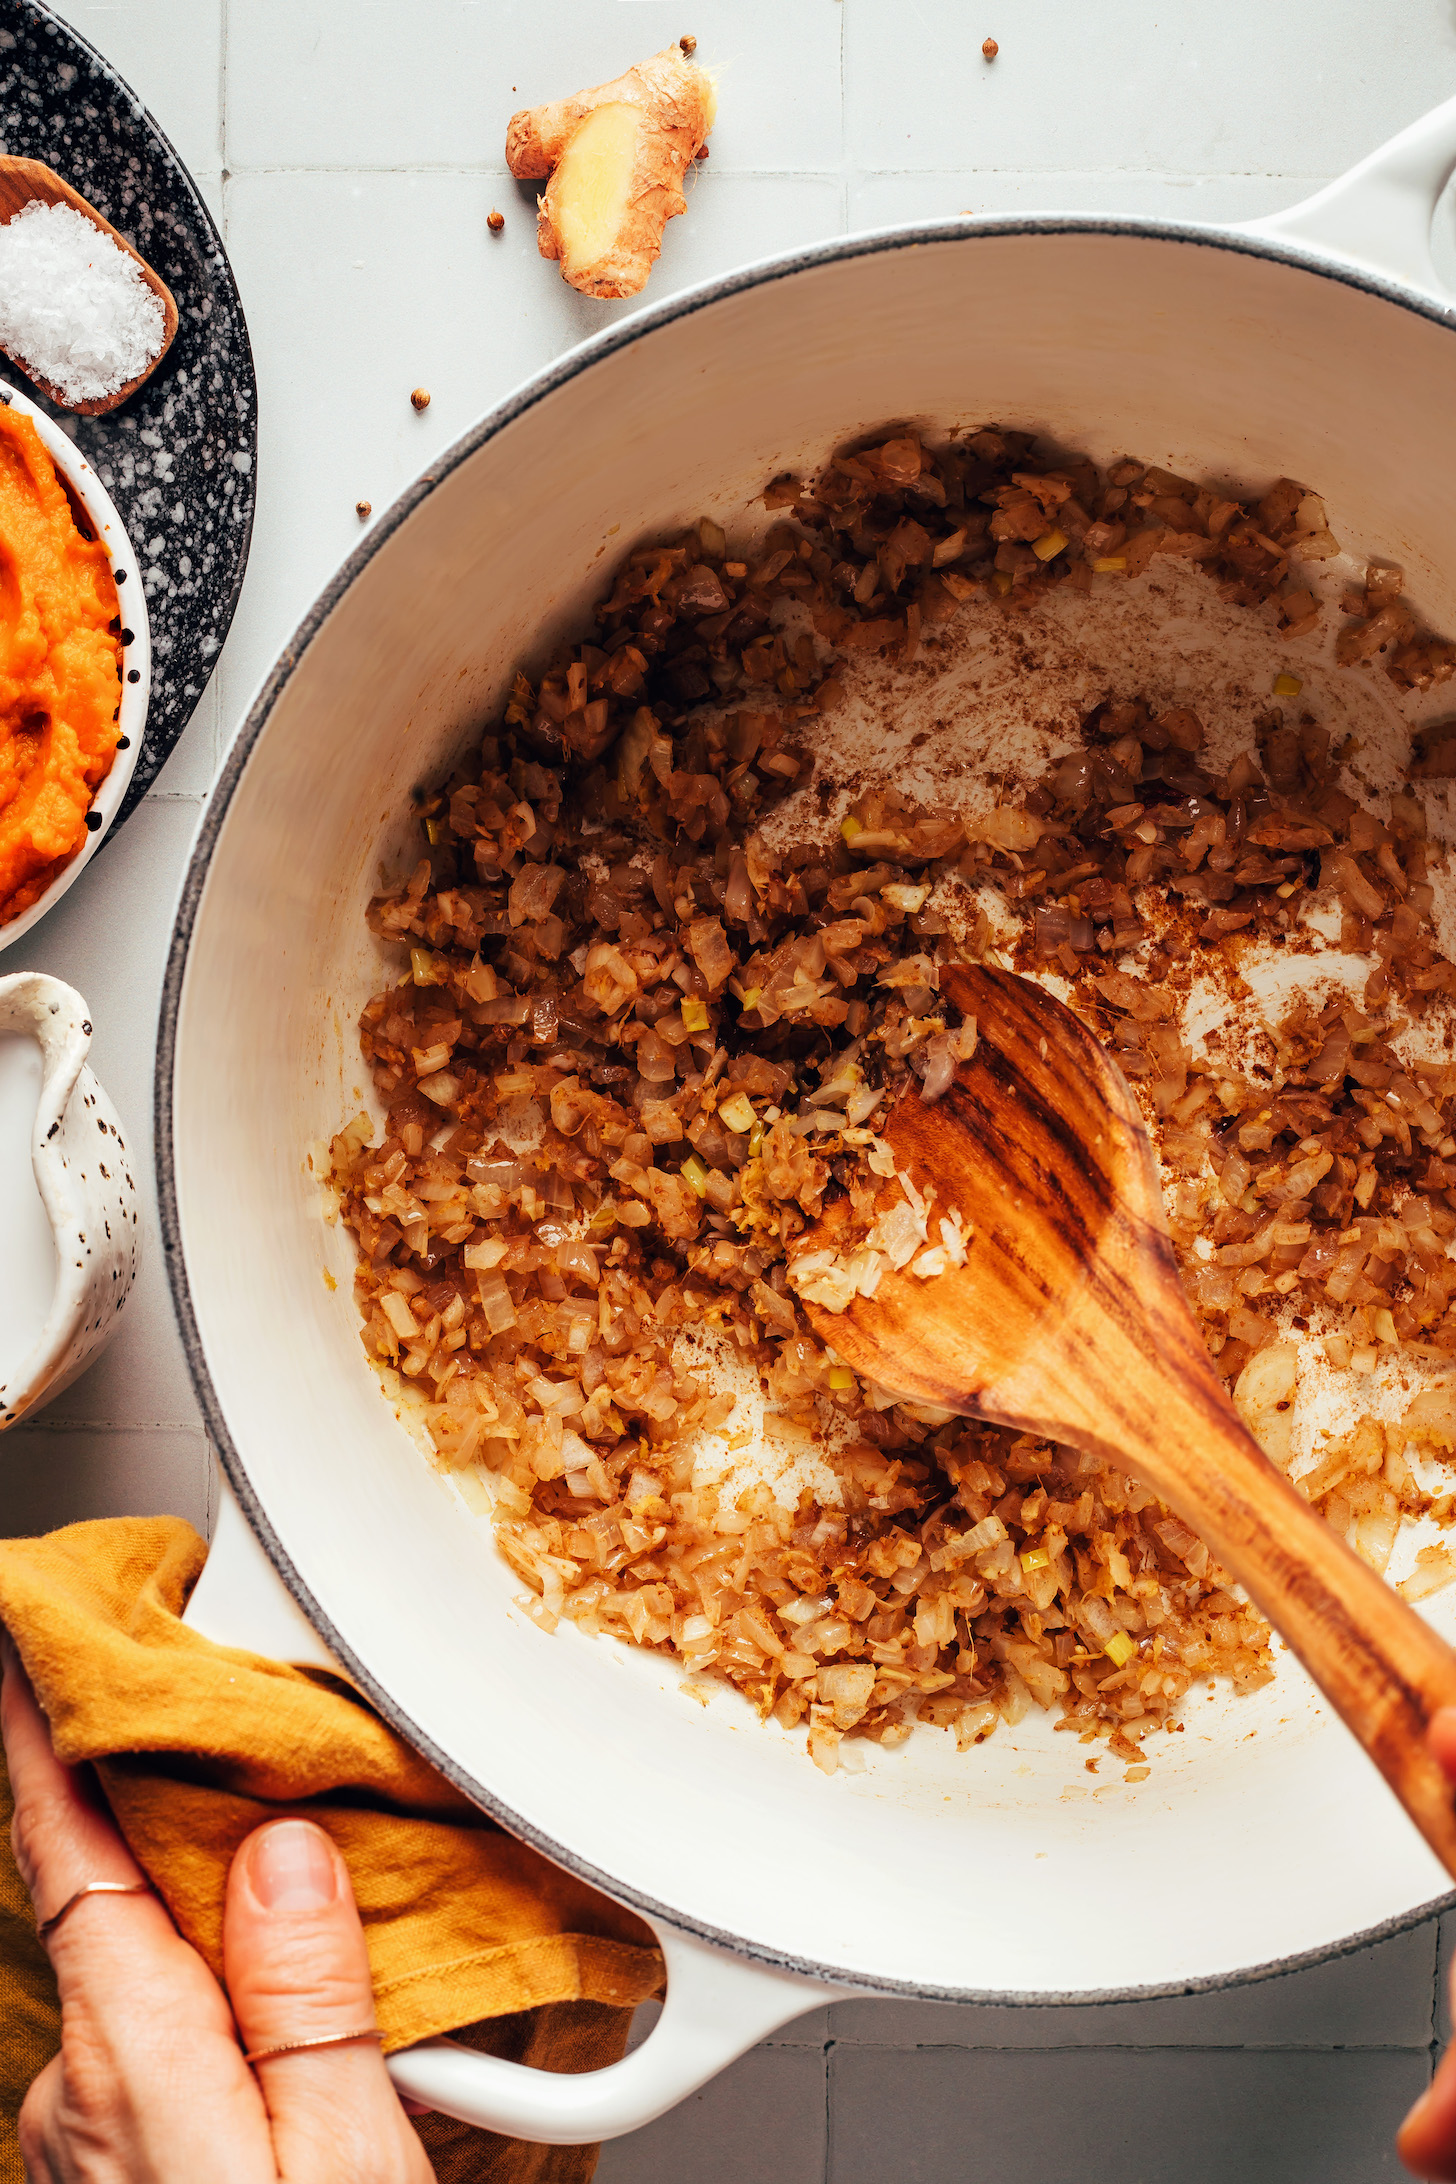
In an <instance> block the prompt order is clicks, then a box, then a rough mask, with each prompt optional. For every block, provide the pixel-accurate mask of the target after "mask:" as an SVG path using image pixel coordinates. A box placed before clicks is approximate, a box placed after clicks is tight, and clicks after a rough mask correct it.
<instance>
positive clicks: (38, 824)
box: [0, 406, 121, 925]
mask: <svg viewBox="0 0 1456 2184" xmlns="http://www.w3.org/2000/svg"><path fill="white" fill-rule="evenodd" d="M119 613H120V608H119V604H118V601H117V596H116V585H115V583H114V582H113V581H112V575H111V566H110V562H109V560H108V558H107V552H106V548H105V547H104V546H103V545H102V544H101V542H100V540H99V539H86V538H83V537H82V536H81V533H80V532H79V531H78V530H77V529H76V523H75V518H74V517H73V516H72V514H71V504H70V501H69V500H68V499H67V498H66V492H65V488H64V487H63V486H62V484H61V482H60V479H59V478H58V477H57V476H56V468H55V464H54V463H53V462H52V461H51V459H50V456H49V455H48V454H47V453H46V451H45V446H44V444H43V442H42V440H41V437H40V434H39V433H38V432H37V431H36V429H35V426H34V425H33V424H32V423H31V421H30V419H29V418H28V417H23V416H20V415H19V414H18V413H17V412H16V411H14V410H11V409H8V408H5V407H3V406H0V925H3V924H5V923H6V922H7V921H8V920H9V919H11V918H16V917H19V915H20V913H21V912H22V911H23V910H28V909H29V908H30V905H31V904H32V903H33V902H34V901H35V900H36V898H37V897H38V896H39V895H41V894H42V893H43V892H44V891H45V889H46V888H47V887H49V885H50V883H51V881H52V880H53V879H54V878H55V876H56V873H57V872H58V871H59V870H60V868H61V866H62V865H63V864H65V862H66V861H67V859H68V858H70V857H73V856H74V855H75V853H76V851H77V850H78V849H79V848H80V847H81V844H82V843H83V842H84V841H85V839H86V813H87V811H88V810H89V808H90V805H91V799H92V797H93V796H94V795H95V793H96V790H97V788H98V786H99V785H100V783H101V782H102V781H104V780H105V778H106V776H107V774H108V773H109V772H110V770H111V762H112V760H113V758H114V757H115V755H116V742H117V737H118V735H119V733H120V730H119V729H118V726H117V709H118V706H119V704H120V698H121V645H120V642H119V640H118V637H117V635H116V630H117V624H118V616H119Z"/></svg>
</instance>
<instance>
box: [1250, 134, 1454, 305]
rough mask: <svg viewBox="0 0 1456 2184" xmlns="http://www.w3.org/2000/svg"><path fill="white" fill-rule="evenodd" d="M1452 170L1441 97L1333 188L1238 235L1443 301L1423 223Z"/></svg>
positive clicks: (1451, 144) (1427, 227) (1431, 213)
mask: <svg viewBox="0 0 1456 2184" xmlns="http://www.w3.org/2000/svg"><path fill="white" fill-rule="evenodd" d="M1453 169H1456V99H1447V101H1446V103H1445V105H1444V106H1437V107H1435V108H1433V109H1432V111H1431V112H1430V113H1429V114H1425V115H1423V116H1422V118H1421V119H1420V120H1419V121H1413V122H1412V123H1411V125H1410V127H1409V128H1408V129H1402V130H1401V132H1400V134H1399V136H1393V137H1392V138H1391V139H1390V141H1389V143H1388V144H1382V145H1381V146H1380V148H1379V150H1378V151H1374V152H1372V153H1371V154H1370V156H1369V158H1368V159H1362V160H1361V161H1360V163H1359V165H1358V166H1354V167H1352V168H1351V169H1350V171H1349V173H1348V174H1342V175H1341V176H1340V178H1339V180H1338V181H1337V182H1330V183H1327V184H1326V186H1325V188H1324V189H1322V190H1316V192H1315V194H1314V196H1313V197H1306V198H1305V199H1304V200H1303V202H1302V203H1300V204H1298V205H1291V206H1290V208H1289V210H1288V211H1287V212H1276V213H1274V214H1273V215H1272V216H1271V217H1270V218H1269V219H1267V220H1251V221H1248V222H1247V223H1246V224H1245V225H1244V226H1243V227H1242V228H1241V229H1240V230H1238V232H1240V233H1242V234H1244V235H1256V236H1260V237H1265V238H1267V239H1269V240H1270V241H1274V242H1288V243H1299V244H1308V245H1309V246H1310V247H1311V248H1313V249H1314V250H1317V251H1318V252H1320V254H1321V255H1322V256H1329V257H1336V258H1345V259H1348V260H1349V261H1350V262H1351V263H1353V264H1355V265H1359V266H1364V267H1366V268H1368V269H1369V270H1370V271H1371V272H1374V273H1383V274H1385V275H1387V276H1388V277H1391V278H1393V279H1395V280H1398V281H1406V282H1408V283H1409V284H1410V285H1411V286H1412V287H1415V288H1423V289H1426V290H1428V291H1431V292H1434V293H1435V294H1436V295H1444V294H1446V293H1447V292H1448V291H1447V289H1446V284H1445V282H1444V281H1443V280H1442V279H1441V277H1440V275H1439V274H1438V273H1437V271H1436V267H1435V263H1434V260H1433V259H1432V257H1431V221H1432V219H1433V218H1434V216H1435V210H1436V204H1437V200H1438V199H1439V197H1440V195H1441V192H1442V190H1443V189H1444V188H1445V187H1446V184H1447V182H1448V181H1449V180H1450V179H1451V174H1452V170H1453Z"/></svg>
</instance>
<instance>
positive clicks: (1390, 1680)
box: [1122, 1376, 1456, 1879]
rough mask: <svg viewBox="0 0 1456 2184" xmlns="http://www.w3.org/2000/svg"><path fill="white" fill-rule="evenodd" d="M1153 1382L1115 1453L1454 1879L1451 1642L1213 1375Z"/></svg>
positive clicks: (1455, 1692) (1455, 1666)
mask: <svg viewBox="0 0 1456 2184" xmlns="http://www.w3.org/2000/svg"><path fill="white" fill-rule="evenodd" d="M1163 1394H1164V1409H1163V1414H1162V1417H1161V1420H1160V1421H1159V1423H1158V1425H1157V1427H1156V1429H1154V1430H1152V1431H1149V1432H1148V1433H1147V1434H1146V1435H1145V1436H1144V1437H1143V1439H1144V1445H1143V1446H1142V1447H1141V1448H1134V1447H1132V1446H1130V1445H1127V1442H1126V1441H1125V1442H1124V1446H1123V1450H1122V1453H1123V1457H1124V1459H1125V1461H1126V1462H1127V1463H1128V1464H1129V1465H1130V1466H1131V1467H1132V1469H1134V1470H1135V1471H1137V1472H1138V1473H1139V1475H1140V1476H1141V1477H1143V1478H1144V1479H1145V1480H1146V1481H1147V1483H1148V1485H1149V1486H1151V1487H1153V1488H1154V1489H1155V1491H1157V1492H1158V1493H1159V1494H1161V1495H1162V1496H1163V1498H1164V1499H1165V1500H1167V1501H1168V1502H1169V1503H1170V1504H1171V1506H1172V1507H1173V1508H1175V1509H1176V1510H1177V1511H1178V1513H1179V1514H1180V1516H1183V1517H1184V1518H1185V1519H1186V1521H1187V1522H1188V1523H1190V1524H1192V1525H1194V1526H1196V1528H1197V1530H1198V1532H1199V1534H1200V1535H1201V1537H1202V1538H1203V1539H1204V1541H1205V1542H1206V1543H1207V1545H1208V1547H1209V1548H1210V1549H1211V1550H1212V1552H1213V1554H1214V1555H1215V1556H1216V1558H1217V1559H1218V1561H1219V1562H1221V1563H1222V1564H1223V1566H1224V1568H1225V1569H1226V1570H1228V1571H1229V1572H1230V1573H1231V1574H1232V1575H1233V1576H1234V1577H1236V1578H1237V1579H1238V1581H1239V1583H1240V1584H1241V1585H1243V1586H1244V1588H1245V1589H1246V1591H1247V1592H1248V1593H1249V1596H1250V1598H1251V1599H1252V1600H1253V1601H1254V1603H1255V1605H1256V1606H1257V1607H1258V1608H1260V1609H1261V1610H1262V1611H1263V1613H1264V1614H1265V1615H1267V1616H1268V1617H1269V1619H1270V1621H1271V1622H1273V1623H1275V1624H1276V1625H1277V1627H1278V1629H1279V1630H1280V1631H1281V1632H1282V1634H1283V1636H1284V1638H1285V1639H1286V1640H1287V1642H1288V1644H1289V1645H1290V1646H1291V1647H1292V1648H1293V1650H1294V1651H1295V1652H1296V1653H1297V1654H1298V1656H1299V1658H1300V1660H1301V1661H1303V1663H1304V1665H1305V1667H1306V1668H1307V1669H1308V1670H1309V1672H1310V1674H1311V1676H1313V1678H1314V1680H1315V1682H1316V1683H1317V1684H1318V1685H1319V1687H1320V1689H1321V1690H1322V1691H1323V1692H1324V1694H1325V1697H1326V1698H1327V1699H1328V1700H1329V1701H1330V1703H1331V1705H1332V1706H1333V1707H1334V1708H1335V1709H1336V1711H1337V1712H1338V1713H1339V1714H1340V1716H1341V1718H1342V1719H1343V1720H1344V1722H1345V1724H1346V1726H1347V1727H1348V1728H1349V1729H1350V1730H1351V1731H1352V1732H1353V1734H1354V1735H1355V1736H1356V1737H1358V1738H1359V1740H1360V1742H1361V1744H1363V1745H1364V1747H1365V1750H1366V1751H1367V1752H1368V1753H1369V1755H1370V1757H1371V1758H1372V1759H1373V1760H1374V1762H1375V1764H1376V1766H1377V1767H1378V1768H1379V1769H1380V1772H1381V1773H1382V1774H1383V1775H1384V1777H1385V1779H1386V1781H1387V1782H1388V1783H1389V1784H1390V1787H1391V1788H1392V1789H1393V1790H1394V1792H1395V1794H1396V1796H1397V1797H1398V1798H1399V1799H1400V1801H1401V1803H1402V1804H1403V1805H1404V1807H1405V1809H1406V1811H1407V1812H1408V1813H1409V1814H1410V1816H1411V1818H1412V1820H1414V1822H1415V1824H1416V1826H1417V1827H1418V1828H1419V1829H1420V1831H1421V1833H1422V1835H1424V1837H1425V1838H1426V1841H1427V1842H1428V1843H1429V1844H1430V1846H1431V1848H1432V1850H1433V1851H1434V1852H1435V1853H1436V1856H1437V1857H1438V1858H1439V1859H1440V1860H1441V1863H1442V1864H1443V1865H1444V1866H1445V1868H1446V1870H1447V1872H1448V1873H1449V1874H1450V1875H1451V1876H1452V1878H1453V1879H1456V1800H1453V1792H1452V1788H1451V1785H1450V1784H1449V1783H1448V1782H1447V1780H1446V1778H1445V1776H1444V1775H1443V1774H1442V1772H1441V1770H1440V1768H1439V1767H1438V1766H1437V1765H1436V1763H1435V1761H1434V1760H1433V1759H1432V1757H1431V1755H1430V1752H1429V1750H1428V1748H1427V1744H1426V1731H1427V1728H1428V1727H1429V1724H1430V1719H1431V1716H1432V1714H1434V1713H1435V1712H1436V1710H1437V1708H1438V1707H1443V1706H1456V1653H1453V1652H1452V1650H1451V1648H1450V1647H1449V1646H1448V1645H1446V1644H1445V1642H1444V1641H1443V1640H1442V1639H1441V1638H1440V1637H1438V1635H1437V1634H1436V1632H1435V1631H1433V1630H1432V1629H1431V1628H1430V1627H1429V1625H1428V1624H1426V1623H1425V1622H1424V1621H1423V1620H1422V1619H1421V1617H1420V1616H1419V1615H1417V1614H1416V1612H1415V1610H1414V1608H1412V1607H1411V1606H1410V1605H1409V1603H1408V1602H1407V1601H1405V1600H1403V1599H1402V1598H1401V1596H1400V1594H1399V1593H1398V1592H1396V1591H1395V1590H1394V1589H1393V1588H1392V1587H1391V1586H1389V1585H1387V1584H1386V1582H1385V1580H1384V1578H1382V1577H1381V1576H1380V1575H1379V1574H1378V1573H1377V1572H1376V1571H1375V1570H1373V1569H1372V1568H1371V1567H1370V1565H1369V1563H1367V1562H1363V1561H1362V1560H1361V1558H1360V1557H1359V1556H1358V1555H1357V1554H1355V1553H1354V1552H1353V1551H1352V1550H1351V1549H1350V1548H1349V1547H1347V1546H1346V1544H1345V1542H1344V1541H1343V1540H1342V1539H1341V1538H1340V1536H1339V1534H1338V1533H1336V1532H1334V1531H1332V1530H1331V1528H1330V1526H1329V1525H1328V1524H1327V1523H1326V1522H1325V1520H1324V1518H1323V1517H1322V1516H1320V1515H1319V1514H1318V1512H1317V1511H1316V1510H1315V1509H1313V1508H1312V1507H1311V1506H1310V1504H1309V1503H1308V1502H1307V1501H1306V1500H1305V1498H1304V1496H1303V1495H1302V1494H1301V1493H1299V1491H1298V1490H1297V1489H1296V1488H1295V1487H1293V1486H1291V1484H1290V1482H1289V1481H1288V1479H1286V1478H1285V1477H1284V1476H1283V1474H1282V1473H1281V1472H1279V1471H1277V1470H1276V1469H1275V1467H1274V1466H1273V1465H1272V1464H1271V1463H1270V1462H1269V1460H1268V1458H1267V1457H1266V1456H1265V1455H1264V1454H1263V1452H1262V1451H1261V1450H1260V1448H1259V1446H1258V1444H1257V1442H1255V1441H1254V1440H1253V1438H1252V1437H1251V1435H1250V1434H1249V1433H1248V1432H1247V1431H1246V1430H1245V1428H1244V1426H1243V1424H1242V1422H1241V1421H1240V1419H1239V1418H1238V1416H1237V1414H1236V1413H1235V1412H1234V1410H1233V1408H1232V1406H1231V1405H1230V1404H1229V1402H1228V1400H1227V1398H1226V1397H1225V1396H1224V1394H1223V1391H1222V1389H1221V1388H1220V1387H1219V1386H1218V1384H1217V1383H1216V1382H1215V1381H1214V1380H1213V1379H1212V1377H1211V1376H1210V1377H1209V1378H1208V1379H1207V1381H1206V1382H1204V1384H1203V1385H1202V1387H1200V1386H1198V1385H1197V1383H1194V1384H1193V1385H1189V1384H1188V1383H1187V1382H1185V1383H1184V1384H1183V1385H1182V1386H1178V1387H1166V1388H1165V1389H1164V1391H1163ZM1129 1438H1130V1437H1129Z"/></svg>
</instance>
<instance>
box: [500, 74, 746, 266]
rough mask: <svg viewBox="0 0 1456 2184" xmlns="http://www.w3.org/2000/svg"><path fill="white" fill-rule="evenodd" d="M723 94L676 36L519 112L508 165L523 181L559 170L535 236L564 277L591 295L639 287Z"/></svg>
mask: <svg viewBox="0 0 1456 2184" xmlns="http://www.w3.org/2000/svg"><path fill="white" fill-rule="evenodd" d="M717 103H718V99H717V92H716V90H715V89H714V85H713V79H712V77H711V76H709V75H708V73H707V71H706V70H705V69H701V68H699V67H698V65H697V63H696V62H695V61H690V60H688V59H687V58H686V56H685V55H684V53H683V51H682V49H681V47H680V46H675V45H672V46H669V47H668V48H667V50H666V51H665V52H663V53H654V54H653V56H652V58H651V59H650V60H647V61H640V62H639V63H638V65H637V66H636V67H635V68H629V69H628V71H627V73H626V75H625V76H619V77H618V78H617V80H616V82H615V83H603V84H599V85H598V86H597V88H596V90H595V91H581V92H578V94H577V96H576V97H575V98H574V99H558V100H557V101H556V102H555V103H554V104H553V105H550V106H533V107H527V108H524V109H523V110H522V111H521V112H520V113H519V114H514V115H512V117H511V125H510V127H509V129H508V130H507V131H506V165H507V166H508V167H509V168H510V170H511V173H512V174H513V175H515V176H516V178H517V179H518V180H519V181H534V180H537V179H539V178H540V177H541V176H543V175H549V176H550V178H551V179H550V181H549V182H548V183H547V185H546V194H545V196H544V197H542V198H541V200H540V210H539V214H538V218H537V224H536V240H537V244H538V246H539V248H540V252H541V255H542V257H543V258H557V259H559V260H560V262H561V274H562V278H563V280H565V281H567V282H569V283H570V285H571V286H572V287H573V288H577V289H580V291H581V293H582V294H583V295H584V296H601V297H603V298H612V297H618V296H635V295H636V294H637V292H638V290H639V289H640V288H641V287H642V286H643V284H644V283H645V281H646V279H647V276H648V274H649V273H650V272H651V271H652V268H653V266H654V265H655V263H656V262H657V254H658V252H659V251H660V250H661V248H662V231H663V229H664V228H665V227H666V226H667V223H668V221H669V220H670V219H672V217H673V215H674V214H675V213H679V212H686V211H687V209H688V208H687V200H686V198H685V197H684V196H683V193H682V181H683V176H684V175H685V174H686V173H687V171H688V168H689V167H690V166H691V165H692V163H693V161H694V160H695V159H696V157H697V155H698V152H699V150H700V149H701V147H702V144H703V141H704V139H705V138H706V136H707V134H708V131H709V130H710V129H711V128H712V126H713V116H714V113H715V112H716V110H717Z"/></svg>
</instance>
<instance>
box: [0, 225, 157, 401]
mask: <svg viewBox="0 0 1456 2184" xmlns="http://www.w3.org/2000/svg"><path fill="white" fill-rule="evenodd" d="M164 329H165V320H164V318H163V313H162V305H161V301H160V299H159V297H157V296H156V295H155V294H154V293H153V291H152V290H151V289H150V288H149V287H148V286H147V284H146V282H145V281H144V280H143V279H142V276H141V273H140V272H139V270H138V268H137V265H136V262H135V260H134V259H131V258H129V257H128V256H127V255H126V253H125V251H123V250H119V249H118V248H117V246H116V244H115V243H114V242H113V241H112V240H111V237H110V236H109V235H106V234H103V232H102V230H101V229H100V228H98V227H97V226H96V225H95V223H94V222H93V221H90V220H88V219H87V218H86V216H85V214H84V213H79V212H77V211H76V210H75V209H74V208H73V207H72V206H70V205H45V204H42V203H41V201H40V199H39V198H32V200H31V202H30V203H29V204H28V205H22V207H21V209H20V211H19V212H18V213H17V214H16V215H15V218H14V219H13V220H9V221H7V222H6V223H5V225H4V226H3V227H0V343H3V345H4V346H5V348H6V349H8V350H9V352H10V354H11V355H12V356H13V357H14V358H15V359H16V361H17V362H18V363H20V364H21V365H23V366H24V368H25V370H26V371H27V372H29V373H30V374H31V375H32V377H34V378H36V379H44V380H47V381H49V383H50V384H51V386H53V387H55V388H56V389H57V390H58V392H59V393H60V395H61V396H62V398H63V399H64V400H65V401H67V402H95V401H100V400H103V399H104V398H105V397H106V396H107V395H109V394H115V393H116V391H117V389H118V387H124V386H125V385H126V384H127V382H128V381H129V380H132V379H135V378H136V377H137V376H138V375H139V374H140V373H141V372H144V371H145V370H146V368H147V366H148V365H149V364H150V363H151V361H152V359H153V357H155V356H156V355H157V354H158V353H159V351H160V350H161V347H162V340H163V334H164Z"/></svg>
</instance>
